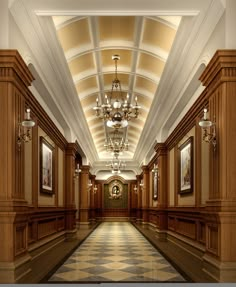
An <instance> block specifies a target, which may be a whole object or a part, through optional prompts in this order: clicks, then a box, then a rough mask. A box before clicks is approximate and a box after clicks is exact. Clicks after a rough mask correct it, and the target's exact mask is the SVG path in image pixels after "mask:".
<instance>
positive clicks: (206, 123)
mask: <svg viewBox="0 0 236 287" xmlns="http://www.w3.org/2000/svg"><path fill="white" fill-rule="evenodd" d="M203 111H204V115H203V118H202V119H201V120H200V121H199V123H198V124H199V126H200V127H201V128H202V129H203V138H202V139H203V140H204V141H205V142H208V143H212V144H213V149H214V151H215V149H216V123H215V122H212V121H211V120H209V119H208V118H207V109H204V110H203ZM210 128H212V133H211V132H210V131H209V129H210Z"/></svg>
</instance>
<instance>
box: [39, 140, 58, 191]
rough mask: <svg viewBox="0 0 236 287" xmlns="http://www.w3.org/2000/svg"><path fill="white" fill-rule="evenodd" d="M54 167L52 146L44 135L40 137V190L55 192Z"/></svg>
mask: <svg viewBox="0 0 236 287" xmlns="http://www.w3.org/2000/svg"><path fill="white" fill-rule="evenodd" d="M54 168H55V167H54V147H53V146H52V145H51V144H50V143H49V142H48V141H46V140H45V138H44V137H40V192H42V193H47V194H53V193H54V192H55V191H54Z"/></svg>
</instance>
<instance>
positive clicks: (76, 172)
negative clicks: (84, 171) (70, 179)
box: [74, 163, 81, 178]
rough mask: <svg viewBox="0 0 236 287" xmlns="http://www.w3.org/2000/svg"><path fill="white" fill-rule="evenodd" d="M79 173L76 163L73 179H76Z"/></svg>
mask: <svg viewBox="0 0 236 287" xmlns="http://www.w3.org/2000/svg"><path fill="white" fill-rule="evenodd" d="M80 172H81V169H80V168H79V164H78V163H77V166H76V169H75V173H74V178H78V177H79V173H80Z"/></svg>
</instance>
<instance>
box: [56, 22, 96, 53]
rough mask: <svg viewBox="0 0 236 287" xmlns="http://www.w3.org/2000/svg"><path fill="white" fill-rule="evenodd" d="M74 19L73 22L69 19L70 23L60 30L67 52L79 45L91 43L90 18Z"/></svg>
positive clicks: (62, 42)
mask: <svg viewBox="0 0 236 287" xmlns="http://www.w3.org/2000/svg"><path fill="white" fill-rule="evenodd" d="M73 19H76V18H73ZM73 19H71V22H70V21H69V23H68V25H66V26H64V27H62V28H61V29H59V30H58V37H59V40H60V42H61V45H62V47H63V50H64V51H65V52H66V51H68V50H69V49H73V48H75V47H77V46H80V45H82V46H83V45H88V44H90V43H91V38H90V33H89V23H88V18H82V19H80V20H78V21H76V20H75V21H73Z"/></svg>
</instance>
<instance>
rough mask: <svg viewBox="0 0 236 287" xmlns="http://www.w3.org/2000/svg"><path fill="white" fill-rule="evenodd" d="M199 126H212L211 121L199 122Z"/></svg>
mask: <svg viewBox="0 0 236 287" xmlns="http://www.w3.org/2000/svg"><path fill="white" fill-rule="evenodd" d="M199 126H200V127H202V128H209V127H211V126H212V121H209V120H201V121H200V122H199Z"/></svg>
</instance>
